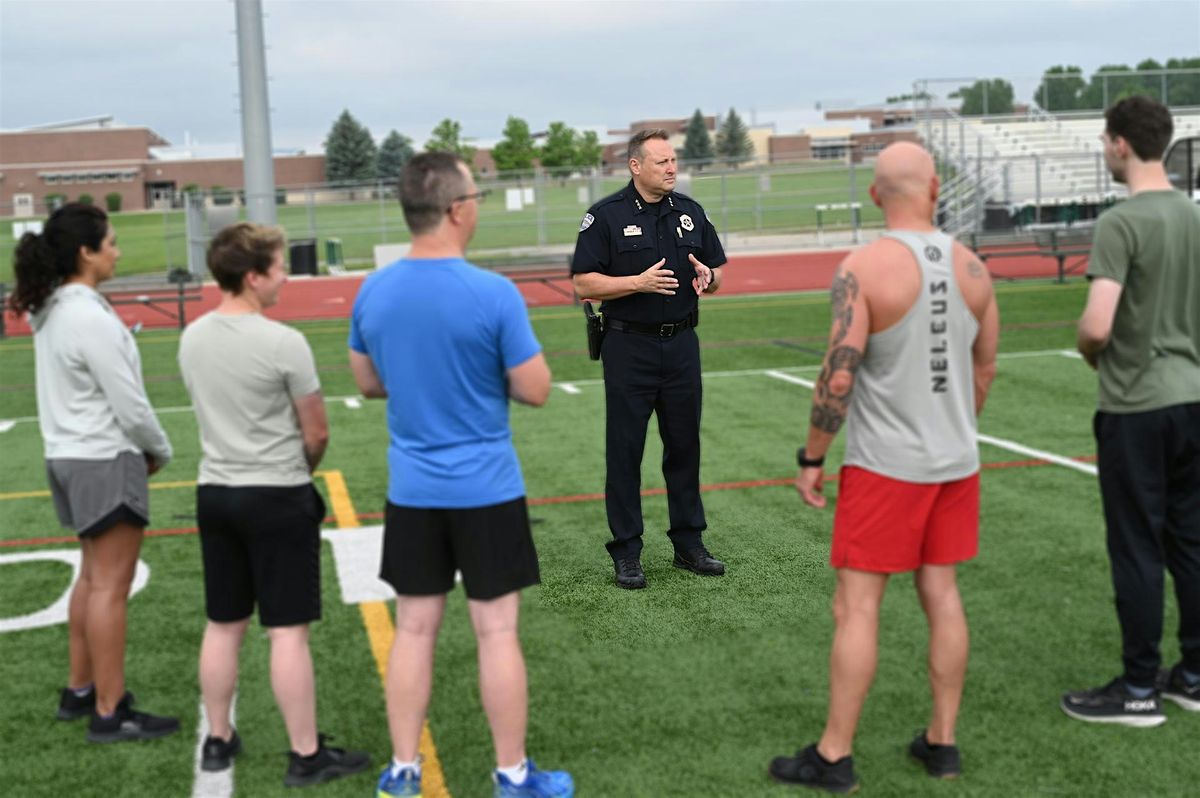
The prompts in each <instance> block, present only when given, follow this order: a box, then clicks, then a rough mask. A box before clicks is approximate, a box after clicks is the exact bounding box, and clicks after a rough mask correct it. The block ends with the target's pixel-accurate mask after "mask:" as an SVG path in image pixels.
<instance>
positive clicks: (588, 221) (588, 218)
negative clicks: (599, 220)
mask: <svg viewBox="0 0 1200 798" xmlns="http://www.w3.org/2000/svg"><path fill="white" fill-rule="evenodd" d="M594 221H596V217H595V216H592V215H591V214H590V213H585V214H584V215H583V221H582V222H580V223H579V232H581V233H582V232H583V231H584V230H586V229H588V228H589V227H591V226H592V222H594Z"/></svg>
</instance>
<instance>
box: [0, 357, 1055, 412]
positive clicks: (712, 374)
mask: <svg viewBox="0 0 1200 798" xmlns="http://www.w3.org/2000/svg"><path fill="white" fill-rule="evenodd" d="M1065 351H1066V350H1063V349H1037V350H1031V351H1029V352H1005V353H1001V354H999V355H997V356H996V357H997V358H998V359H1000V360H1015V359H1018V358H1027V357H1063V353H1064V352H1065ZM820 370H821V366H820V364H817V365H813V366H783V367H781V368H774V369H738V370H735V371H706V372H704V373H703V374H702V375H701V376H702V377H703V378H704V379H706V380H707V379H719V378H722V377H752V376H762V375H765V374H767V373H768V372H772V371H776V372H779V373H780V374H785V373H788V372H806V371H812V372H817V371H820ZM603 384H604V380H602V379H598V380H571V381H570V382H569V383H561V382H556V383H554V385H557V386H558V387H560V388H561V387H562V386H563V385H572V386H574V387H576V388H581V387H586V386H591V385H603ZM797 384H802V383H797ZM809 387H811V386H809ZM563 390H565V391H567V393H570V390H569V389H567V388H563ZM349 399H353V400H356V401H360V402H361V401H362V397H361V396H327V397H325V401H326V402H330V403H334V402H342V403H345V402H346V401H347V400H349ZM347 407H349V405H347ZM154 412H155V414H156V415H160V416H161V415H166V414H167V413H191V412H194V411H193V410H192V407H191V405H184V406H181V407H159V408H156V409H155V410H154ZM37 420H38V419H37V416H22V417H21V418H11V419H7V421H4V422H0V424H3V423H8V422H12V423H13V424H32V423H34V422H36V421H37ZM3 431H4V430H3V429H0V432H3Z"/></svg>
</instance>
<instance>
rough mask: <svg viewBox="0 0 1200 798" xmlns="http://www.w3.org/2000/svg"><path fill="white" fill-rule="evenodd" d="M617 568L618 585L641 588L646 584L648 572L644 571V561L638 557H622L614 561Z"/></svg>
mask: <svg viewBox="0 0 1200 798" xmlns="http://www.w3.org/2000/svg"><path fill="white" fill-rule="evenodd" d="M613 566H614V567H615V568H616V569H617V587H623V588H625V589H626V590H641V589H642V588H644V587H645V586H646V574H644V573H643V572H642V562H641V560H639V559H638V558H637V557H621V558H620V559H618V560H614V561H613Z"/></svg>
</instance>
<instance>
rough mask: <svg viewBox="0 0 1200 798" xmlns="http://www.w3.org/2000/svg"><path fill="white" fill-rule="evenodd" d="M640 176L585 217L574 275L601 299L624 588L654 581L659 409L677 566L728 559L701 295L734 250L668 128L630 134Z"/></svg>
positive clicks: (613, 508) (709, 568)
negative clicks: (651, 451)
mask: <svg viewBox="0 0 1200 798" xmlns="http://www.w3.org/2000/svg"><path fill="white" fill-rule="evenodd" d="M629 171H630V172H631V173H632V175H633V179H632V180H630V181H629V185H627V186H626V187H625V188H623V189H621V190H620V191H618V192H617V193H616V194H613V195H612V196H610V197H605V198H604V199H602V200H600V201H599V202H597V203H596V204H595V205H593V206H592V207H591V209H590V210H589V211H588V213H587V214H586V215H585V216H584V217H583V222H582V224H581V225H580V227H579V238H578V241H577V242H576V244H575V256H574V258H573V260H572V262H571V273H572V275H573V280H574V283H575V290H576V292H577V293H578V294H579V296H581V297H588V298H591V299H599V300H602V302H603V305H602V310H603V313H604V320H605V328H606V330H607V332H606V335H605V337H604V344H603V348H602V350H601V358H602V360H603V361H604V395H605V404H606V408H607V413H606V415H607V418H606V422H607V434H606V466H607V472H608V474H607V481H606V484H605V493H606V496H607V500H606V502H607V510H608V527H609V530H610V531H611V532H612V536H613V539H612V540H611V541H610V542H609V543H608V544H607V545H608V552H609V554H610V555H611V556H612V558H613V564H614V567H615V568H616V580H617V586H618V587H623V588H628V589H637V588H643V587H645V586H646V576H645V574H644V573H643V572H642V564H641V551H642V505H641V495H640V489H641V464H642V453H643V451H644V449H645V446H646V425H647V423H648V422H649V421H650V413H651V412H652V411H653V412H654V413H655V414H656V415H657V416H658V431H659V435H661V437H662V442H663V477H665V479H666V483H667V507H668V510H669V513H670V523H671V528H670V529H669V530H667V536H668V537H670V539H671V543H672V544H673V545H674V547H675V560H674V563H673V564H674V566H675V567H676V568H685V569H687V570H689V571H692V572H693V573H697V574H705V575H709V576H720V575H722V574H724V573H725V564H724V563H722V562H721V561H720V560H717V559H715V558H714V557H713V556H712V555H711V554H709V552H708V550H707V549H706V548H705V547H704V543H703V540H702V538H701V535H702V533H703V532H704V530H705V528H706V527H707V524H706V523H705V520H704V506H703V504H702V503H701V501H700V398H701V386H700V343H699V340H698V339H697V338H696V331H695V328H696V324H697V322H698V321H699V315H698V309H697V304H698V301H697V300H698V298H699V296H700V295H701V294H712V293H715V292H716V291H717V289H719V288H720V286H721V269H720V267H721V266H722V265H723V264H724V263H725V250H724V249H723V248H722V247H721V242H720V240H719V239H718V238H717V231H716V229H715V228H714V227H713V226H712V224H711V223H710V222H709V221H708V217H707V216H706V215H705V213H704V209H703V208H701V207H700V205H699V203H697V202H696V201H695V200H693V199H691V198H690V197H687V196H685V195H683V194H679V193H676V192H675V171H676V160H675V149H674V148H673V147H672V146H671V144H670V141H669V136H668V134H667V131H665V130H661V129H654V130H642V131H639V132H638V133H636V134H635V135H634V136H633V138H631V139H630V140H629Z"/></svg>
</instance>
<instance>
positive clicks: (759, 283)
mask: <svg viewBox="0 0 1200 798" xmlns="http://www.w3.org/2000/svg"><path fill="white" fill-rule="evenodd" d="M848 252H849V250H828V251H822V252H788V253H780V254H772V255H735V256H733V257H731V258H730V259H729V263H728V264H727V266H728V268H726V269H725V271H724V279H723V283H722V285H721V293H722V294H766V293H777V292H783V291H812V290H818V289H825V288H828V287H829V284H830V282H831V281H832V280H833V273H834V271H835V270H836V269H837V266H838V264H839V263H841V262H842V259H843V258H845V257H846V255H847V254H848ZM1072 265H1074V264H1072ZM989 268H990V269H991V270H992V273H993V274H996V275H998V276H1003V277H1053V276H1055V275H1057V274H1058V264H1057V262H1056V261H1055V260H1054V258H1050V257H1036V256H1035V257H1025V258H998V259H996V260H995V261H993V262H992V263H990V264H989ZM565 271H566V270H565V268H564V274H563V276H562V277H561V278H551V280H552V282H553V283H554V284H555V285H556V286H558V287H559V288H560V289H562V290H564V291H566V292H568V294H569V293H570V291H571V280H570V278H569V277H567V276H566V274H565ZM511 274H513V275H516V274H517V273H516V272H512V273H511ZM522 274H524V273H522ZM530 274H536V275H537V276H545V275H546V272H530ZM364 277H365V274H356V275H345V276H337V277H297V278H293V279H291V280H290V281H289V282H288V284H287V286H286V287H285V288H284V289H283V295H282V302H281V304H280V305H278V306H276V307H274V308H271V309H270V310H268V311H267V313H266V315H267V316H269V317H271V318H274V319H279V320H281V321H311V320H316V319H344V318H346V317H348V316H349V315H350V309H351V307H353V305H354V298H355V297H356V296H358V289H359V286H361V285H362V281H363V278H364ZM517 287H518V288H519V289H520V290H521V294H522V296H524V297H525V302H526V303H527V304H528V305H529V306H530V307H546V306H556V305H569V304H570V300H569V299H567V297H566V296H564V295H563V294H562V293H560V292H559V291H555V290H554V289H552V288H550V287H549V286H546V285H544V284H542V283H540V282H521V283H518V284H517ZM200 293H201V297H202V298H201V300H200V301H199V302H190V303H188V306H187V315H188V318H189V319H194V318H196V317H198V316H199V315H200V314H202V313H206V312H208V311H209V310H212V309H213V308H215V307H216V306H217V303H218V301H220V292H219V291H218V290H217V286H216V285H215V284H213V283H206V284H205V285H204V286H203V287H202V288H201V289H200ZM163 306H164V307H165V308H167V309H169V310H171V311H172V312H174V304H173V303H171V302H165V303H163ZM114 310H116V312H117V315H118V316H120V317H121V320H122V321H124V322H125V324H126V325H128V326H132V325H133V324H135V323H137V322H141V323H142V325H143V326H144V327H146V328H159V329H162V328H171V327H174V326H176V322H174V321H172V320H171V319H170V318H168V317H166V316H164V315H163V314H162V313H160V312H156V311H155V310H153V309H151V308H147V307H143V306H141V305H117V306H116V307H115V308H114ZM5 313H6V316H5V322H6V324H7V326H8V334H9V335H28V334H29V325H28V324H26V323H25V320H24V319H21V318H17V317H16V316H15V315H13V314H12V313H9V312H8V311H7V310H6V311H5Z"/></svg>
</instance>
